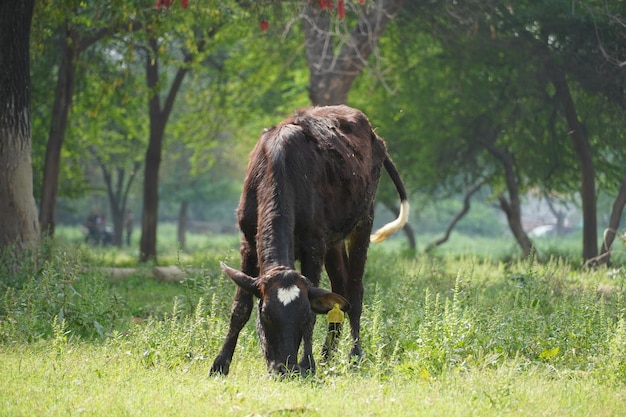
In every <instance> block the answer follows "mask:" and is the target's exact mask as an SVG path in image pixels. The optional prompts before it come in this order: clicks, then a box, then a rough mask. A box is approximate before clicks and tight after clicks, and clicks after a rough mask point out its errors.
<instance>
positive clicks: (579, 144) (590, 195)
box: [548, 62, 598, 262]
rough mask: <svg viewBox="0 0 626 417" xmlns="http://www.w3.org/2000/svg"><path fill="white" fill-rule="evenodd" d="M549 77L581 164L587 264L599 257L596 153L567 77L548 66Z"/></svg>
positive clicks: (552, 66)
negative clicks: (577, 108)
mask: <svg viewBox="0 0 626 417" xmlns="http://www.w3.org/2000/svg"><path fill="white" fill-rule="evenodd" d="M548 74H549V75H550V78H551V81H552V84H553V85H554V89H555V96H556V98H557V100H558V102H559V103H560V105H561V106H562V109H563V112H564V113H565V119H566V120H567V126H568V128H569V134H570V137H571V139H572V143H573V146H574V151H575V152H576V155H577V156H578V160H579V162H580V177H581V187H580V196H581V198H582V210H583V261H584V262H588V261H592V260H593V259H595V258H596V257H597V256H598V225H597V218H596V182H595V181H596V180H595V169H594V166H593V158H592V157H593V151H592V149H591V145H590V144H589V139H588V138H587V132H586V131H585V128H584V127H583V125H582V123H581V122H580V120H579V119H578V113H577V112H576V105H575V104H574V100H573V99H572V94H571V92H570V89H569V85H568V83H567V79H566V78H565V74H564V73H563V71H561V69H560V68H557V67H556V65H555V64H553V63H552V62H550V63H549V65H548Z"/></svg>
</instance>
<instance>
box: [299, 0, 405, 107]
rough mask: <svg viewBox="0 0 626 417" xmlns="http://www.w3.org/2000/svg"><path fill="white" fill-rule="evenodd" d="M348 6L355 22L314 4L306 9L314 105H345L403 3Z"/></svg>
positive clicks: (399, 0) (400, 0)
mask: <svg viewBox="0 0 626 417" xmlns="http://www.w3.org/2000/svg"><path fill="white" fill-rule="evenodd" d="M360 3H361V2H359V4H354V3H350V2H349V3H348V5H349V7H351V8H353V10H354V12H355V14H356V16H357V17H356V18H354V19H350V21H352V22H353V23H354V26H353V27H349V24H348V22H347V20H348V19H344V18H342V17H341V16H337V18H334V15H333V14H331V13H330V12H329V11H328V10H325V9H322V8H321V7H318V6H317V5H316V4H314V3H311V2H309V3H307V4H306V5H305V9H304V14H303V17H302V23H303V26H304V34H305V42H306V55H307V61H308V66H309V73H310V81H309V96H310V98H311V103H313V104H314V105H320V106H324V105H332V104H345V103H346V102H347V100H348V92H349V91H350V87H351V86H352V83H353V82H354V80H355V79H356V78H357V77H358V76H359V75H360V74H361V72H362V71H363V69H364V68H365V67H366V66H368V58H369V57H370V55H371V54H372V53H373V52H374V51H375V49H376V46H377V44H378V40H379V39H380V37H381V36H382V34H383V32H384V30H385V27H386V26H387V24H388V23H389V22H390V21H391V20H392V19H393V18H394V17H395V16H396V14H397V13H398V12H399V11H400V9H401V7H402V4H403V3H404V1H403V0H376V1H373V2H372V3H371V4H368V5H367V6H365V5H361V4H360Z"/></svg>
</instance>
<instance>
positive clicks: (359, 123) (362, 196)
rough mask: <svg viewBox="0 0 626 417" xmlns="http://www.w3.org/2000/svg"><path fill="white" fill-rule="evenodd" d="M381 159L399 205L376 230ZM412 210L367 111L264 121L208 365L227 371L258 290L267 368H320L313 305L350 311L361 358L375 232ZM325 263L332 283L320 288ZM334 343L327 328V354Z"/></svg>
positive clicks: (389, 228) (387, 230) (382, 235)
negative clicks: (217, 340)
mask: <svg viewBox="0 0 626 417" xmlns="http://www.w3.org/2000/svg"><path fill="white" fill-rule="evenodd" d="M383 166H384V168H385V170H386V171H387V173H388V174H389V176H390V178H391V179H392V181H393V183H394V185H395V188H396V190H397V192H398V195H399V198H400V214H399V216H398V218H397V219H395V220H394V221H392V222H390V223H388V224H386V225H385V226H383V227H382V228H381V229H379V230H378V231H377V232H376V233H374V234H373V235H370V233H371V230H372V223H373V216H374V197H375V194H376V189H377V187H378V182H379V179H380V175H381V169H382V167H383ZM408 213H409V203H408V200H407V193H406V190H405V187H404V185H403V183H402V181H401V179H400V175H399V173H398V171H397V169H396V167H395V165H394V164H393V162H392V160H391V158H390V157H389V154H388V153H387V149H386V145H385V142H384V141H383V140H382V139H381V138H380V137H378V136H377V135H376V133H375V132H374V130H373V129H372V127H371V125H370V122H369V120H368V118H367V117H366V116H365V114H363V113H362V112H361V111H359V110H357V109H354V108H351V107H348V106H344V105H340V106H323V107H310V108H305V109H300V110H297V111H296V112H295V114H293V115H292V116H291V117H289V118H287V119H286V120H284V121H283V122H281V123H280V124H278V125H277V126H275V127H272V128H270V129H268V130H266V131H265V132H264V133H263V134H262V135H261V137H260V138H259V140H258V142H257V144H256V146H255V147H254V149H253V150H252V152H251V154H250V158H249V164H248V168H247V172H246V177H245V180H244V185H243V192H242V195H241V199H240V202H239V205H238V208H237V219H238V225H239V229H240V230H241V233H242V238H241V248H240V253H241V269H240V270H237V269H234V268H231V267H229V266H227V265H226V264H224V263H223V262H222V263H221V268H222V270H223V271H224V272H225V273H226V274H227V275H228V276H229V277H230V278H232V280H233V281H234V282H235V283H236V284H237V292H236V294H235V299H234V302H233V307H232V312H231V316H230V322H229V328H228V333H227V335H226V338H225V341H224V344H223V346H222V349H221V350H220V352H219V354H218V355H217V357H216V358H215V360H214V362H213V365H212V368H211V373H213V374H216V373H217V374H228V372H229V367H230V363H231V360H232V356H233V352H234V350H235V345H236V344H237V339H238V336H239V333H240V331H241V329H242V328H243V326H244V325H245V324H246V322H247V321H248V320H249V318H250V314H251V311H252V309H253V299H254V297H256V298H258V300H259V301H258V315H257V333H258V335H259V339H260V343H261V347H262V349H263V353H264V355H265V360H266V364H267V368H268V371H269V372H270V373H278V374H280V375H285V374H291V373H300V374H304V373H314V372H315V361H314V358H313V350H312V336H313V328H314V325H315V315H316V314H326V313H328V312H329V311H330V310H331V309H332V308H333V307H335V306H338V307H339V308H340V309H341V310H342V311H344V312H348V316H349V322H350V329H351V337H352V347H351V352H350V353H351V356H354V357H356V358H360V357H361V346H360V340H359V331H360V320H361V311H362V303H363V283H362V278H363V273H364V269H365V262H366V258H367V250H368V247H369V242H370V240H371V241H373V242H380V241H383V240H384V239H386V238H387V237H388V236H390V235H391V234H393V233H395V232H397V231H398V230H400V229H401V228H402V227H403V226H404V225H405V224H406V222H407V220H408ZM297 260H299V261H300V272H299V271H297V270H296V263H295V262H296V261H297ZM323 267H325V269H326V272H327V274H328V277H329V279H330V285H331V290H332V292H331V291H328V290H325V289H322V288H319V283H320V275H321V272H322V268H323ZM301 343H302V355H301V359H300V361H298V352H299V350H300V345H301ZM333 347H334V346H333V343H332V342H331V341H330V339H329V338H328V337H327V341H326V343H325V345H324V349H323V355H324V356H325V357H327V356H328V355H329V354H330V351H331V350H332V349H333Z"/></svg>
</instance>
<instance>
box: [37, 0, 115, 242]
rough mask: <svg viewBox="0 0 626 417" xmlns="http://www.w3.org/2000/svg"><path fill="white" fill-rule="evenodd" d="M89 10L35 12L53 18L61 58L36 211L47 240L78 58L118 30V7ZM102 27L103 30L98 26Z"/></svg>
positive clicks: (45, 7) (66, 7)
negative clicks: (113, 15)
mask: <svg viewBox="0 0 626 417" xmlns="http://www.w3.org/2000/svg"><path fill="white" fill-rule="evenodd" d="M89 6H91V7H77V5H75V4H73V3H72V2H65V1H62V2H51V3H43V4H42V8H41V10H40V9H38V12H39V14H41V15H46V16H52V18H51V19H49V21H50V20H51V22H52V25H54V26H56V29H55V30H56V33H57V37H58V39H57V40H58V45H59V56H60V63H59V66H58V77H57V82H56V90H55V95H54V103H53V106H52V117H51V121H50V131H49V135H48V141H47V145H46V155H45V160H44V167H43V179H42V185H41V201H40V211H39V220H40V223H41V230H42V232H43V233H44V234H46V235H50V236H53V235H54V229H55V224H56V204H57V193H58V187H59V170H60V161H61V149H62V148H63V140H64V138H65V133H66V130H67V125H68V115H69V113H70V109H71V105H72V100H73V95H74V86H75V80H76V70H77V65H78V63H79V58H80V55H81V54H82V53H84V52H85V51H86V50H87V48H89V47H90V46H92V45H94V44H95V43H97V42H98V41H100V40H102V39H104V38H105V37H107V36H109V35H110V34H111V33H113V32H114V31H116V30H118V29H119V27H120V26H121V24H120V22H119V21H116V20H115V19H116V17H112V16H111V15H110V13H111V12H113V13H115V11H116V10H118V8H119V6H120V5H119V4H113V5H107V7H103V5H102V4H100V3H90V4H89ZM57 19H58V20H57ZM94 22H95V23H96V24H95V25H94V24H93V23H94ZM103 23H104V26H101V25H102V24H103ZM40 41H43V40H40Z"/></svg>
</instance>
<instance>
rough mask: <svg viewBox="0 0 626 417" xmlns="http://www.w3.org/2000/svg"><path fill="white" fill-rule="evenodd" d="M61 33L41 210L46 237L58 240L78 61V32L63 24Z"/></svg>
mask: <svg viewBox="0 0 626 417" xmlns="http://www.w3.org/2000/svg"><path fill="white" fill-rule="evenodd" d="M59 31H60V32H61V64H60V66H59V75H58V78H57V86H56V92H55V95H54V104H53V105H52V120H51V123H50V133H49V135H48V142H47V145H46V159H45V161H44V168H43V184H42V186H41V201H40V210H39V222H40V223H41V231H42V233H43V234H45V235H50V236H54V228H55V223H56V220H55V219H56V202H57V190H58V186H59V163H60V161H61V148H62V147H63V139H64V138H65V131H66V129H67V119H68V114H69V112H70V107H71V105H72V95H73V92H74V79H75V77H76V58H77V57H78V51H77V47H78V39H77V36H76V35H75V32H73V31H72V30H71V29H70V28H69V26H68V25H67V23H65V24H63V25H62V27H61V28H60V30H59Z"/></svg>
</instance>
